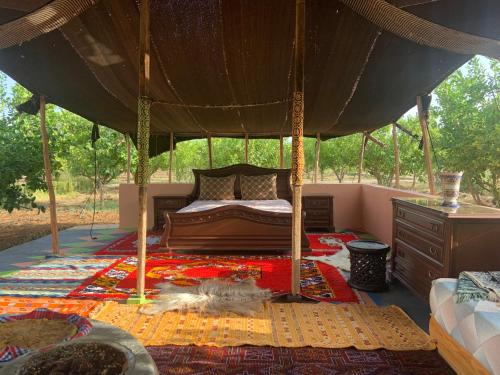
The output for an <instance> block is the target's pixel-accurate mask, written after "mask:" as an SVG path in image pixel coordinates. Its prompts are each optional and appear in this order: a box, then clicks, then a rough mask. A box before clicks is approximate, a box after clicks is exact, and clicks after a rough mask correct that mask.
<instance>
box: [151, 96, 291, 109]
mask: <svg viewBox="0 0 500 375" xmlns="http://www.w3.org/2000/svg"><path fill="white" fill-rule="evenodd" d="M291 101H292V98H289V99H278V100H274V101H270V102H263V103H247V104H186V103H173V102H167V101H163V100H157V99H152V104H162V105H168V106H171V107H184V108H203V109H211V108H218V109H238V108H252V107H264V106H268V105H276V104H285V103H289V102H291Z"/></svg>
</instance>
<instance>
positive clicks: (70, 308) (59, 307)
mask: <svg viewBox="0 0 500 375" xmlns="http://www.w3.org/2000/svg"><path fill="white" fill-rule="evenodd" d="M102 305H103V302H100V301H92V300H74V299H64V298H18V297H0V315H15V314H25V313H28V312H30V311H33V310H35V309H40V308H45V309H49V310H52V311H57V312H59V313H62V314H71V313H72V314H78V315H81V316H89V314H90V313H91V312H93V311H96V310H98V309H99V307H101V306H102Z"/></svg>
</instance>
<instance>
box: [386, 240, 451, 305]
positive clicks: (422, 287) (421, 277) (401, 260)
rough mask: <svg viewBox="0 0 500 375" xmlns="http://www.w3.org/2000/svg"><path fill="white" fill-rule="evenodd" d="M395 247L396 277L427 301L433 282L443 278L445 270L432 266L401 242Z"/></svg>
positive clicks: (397, 242)
mask: <svg viewBox="0 0 500 375" xmlns="http://www.w3.org/2000/svg"><path fill="white" fill-rule="evenodd" d="M394 247H395V249H394V251H395V255H394V257H395V258H394V269H393V274H394V276H396V277H397V278H398V279H400V280H401V281H402V282H403V283H405V284H407V285H408V286H410V287H411V288H413V289H414V290H415V292H417V293H418V294H419V295H420V296H421V297H422V298H424V299H426V300H427V299H428V298H429V292H430V290H431V286H432V280H434V279H438V278H440V277H443V268H442V267H439V266H436V265H434V264H432V263H431V262H430V261H428V260H426V259H425V258H423V257H422V256H420V255H418V254H417V253H416V252H415V251H413V250H412V249H411V248H410V247H409V246H407V245H405V244H404V243H402V242H400V241H396V243H395V244H394Z"/></svg>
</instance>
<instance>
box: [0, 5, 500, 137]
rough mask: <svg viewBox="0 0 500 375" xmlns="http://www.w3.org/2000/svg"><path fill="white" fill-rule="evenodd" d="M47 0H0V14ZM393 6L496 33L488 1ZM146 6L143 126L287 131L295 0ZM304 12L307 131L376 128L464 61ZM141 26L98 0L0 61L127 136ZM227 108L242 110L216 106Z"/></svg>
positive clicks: (497, 9)
mask: <svg viewBox="0 0 500 375" xmlns="http://www.w3.org/2000/svg"><path fill="white" fill-rule="evenodd" d="M48 2H49V1H47V0H31V1H22V2H18V1H13V0H0V23H6V22H8V21H11V20H13V19H16V18H18V17H20V16H22V15H24V14H27V13H29V12H31V11H33V10H34V9H37V8H39V7H40V6H43V5H44V4H46V3H48ZM391 3H393V4H394V5H396V6H399V7H403V8H404V9H405V10H406V11H408V12H411V13H414V14H415V15H417V16H419V17H422V18H425V19H428V20H430V21H433V22H436V23H439V24H441V25H443V26H447V27H450V28H453V29H456V30H460V31H464V32H468V33H471V34H475V35H481V36H485V37H489V38H494V39H500V23H498V22H497V20H498V19H499V18H500V2H499V1H497V0H477V1H474V2H471V1H469V0H435V1H429V0H427V1H426V0H418V1H417V0H392V1H391ZM151 7H152V13H151V32H152V56H151V74H152V77H151V81H152V85H151V96H152V97H153V99H154V100H158V101H161V102H163V103H162V104H154V105H153V107H152V116H151V131H152V133H155V134H166V133H168V132H170V131H173V132H175V133H176V139H177V140H180V139H188V138H196V137H200V136H205V135H206V134H207V133H212V134H214V135H238V136H241V135H242V134H243V133H245V132H246V133H249V134H250V135H251V136H263V135H266V136H277V135H279V134H287V133H289V129H290V127H291V125H290V120H291V119H290V116H289V113H290V102H289V99H290V97H291V86H292V85H291V82H292V74H293V64H292V61H293V60H292V57H293V32H294V30H293V28H294V11H295V5H294V2H293V1H289V0H259V1H255V0H246V1H245V0H242V1H235V0H219V1H216V0H196V1H183V0H167V1H166V0H152V1H151ZM306 17H307V18H306V61H305V124H304V127H305V128H304V130H305V134H306V135H315V134H316V133H317V132H320V133H321V134H322V136H323V137H325V138H326V137H331V136H338V135H345V134H351V133H354V132H358V131H362V130H371V129H375V128H377V127H380V126H384V125H385V124H387V123H389V122H391V121H393V120H396V119H398V118H399V117H400V116H401V115H402V114H404V113H405V112H406V111H407V110H408V109H409V108H411V107H412V106H413V105H414V104H415V96H416V95H419V94H425V93H428V92H430V91H431V90H432V89H433V88H434V87H435V86H436V85H437V84H439V83H440V82H441V81H442V80H443V79H444V78H446V76H447V75H448V74H449V73H451V72H452V71H453V70H454V69H456V68H458V67H459V66H460V65H461V64H463V63H464V62H465V61H467V60H468V59H469V58H470V56H465V55H458V54H455V53H451V52H447V51H444V50H438V49H433V48H429V47H425V46H421V45H417V44H415V43H413V42H410V41H407V40H403V39H401V38H399V37H397V36H395V35H393V34H390V33H388V32H385V31H380V30H379V29H377V27H376V26H374V25H373V24H372V23H370V22H369V21H367V20H366V19H364V18H362V17H360V16H359V15H357V14H356V13H354V12H353V11H352V10H351V9H350V8H348V7H346V6H345V5H343V4H342V3H341V2H340V1H337V0H307V1H306ZM138 30H139V12H138V6H137V3H136V1H133V0H101V1H99V2H98V3H97V5H95V6H93V7H92V8H90V9H88V10H87V11H85V12H84V13H82V14H81V15H80V16H78V17H76V18H74V19H73V20H71V21H70V22H69V23H67V24H66V25H64V26H63V27H62V28H60V29H59V30H55V31H52V32H50V33H48V34H45V35H42V36H40V37H38V38H36V39H34V40H32V41H29V42H26V43H23V44H22V45H19V46H14V47H9V48H5V49H3V50H0V69H1V70H3V71H4V72H6V73H7V74H9V75H10V76H11V77H12V78H14V79H15V80H16V81H18V82H20V83H21V84H22V85H24V86H25V87H27V88H28V89H29V90H31V91H33V92H36V93H42V94H45V95H47V96H48V98H49V101H50V102H52V103H55V104H58V105H59V106H61V107H63V108H66V109H68V110H70V111H73V112H75V113H77V114H80V115H81V116H83V117H85V118H87V119H89V120H92V121H98V122H99V123H101V124H103V125H106V126H109V127H111V128H114V129H117V130H119V131H121V132H130V133H135V131H136V127H137V116H136V113H137V92H138V84H137V82H138V78H137V77H138V75H137V70H138ZM165 103H168V104H165ZM231 105H253V106H246V107H239V108H227V107H225V108H220V107H219V108H217V106H231ZM193 106H195V107H193ZM207 106H216V108H207ZM164 143H165V144H167V142H164ZM153 147H154V144H153Z"/></svg>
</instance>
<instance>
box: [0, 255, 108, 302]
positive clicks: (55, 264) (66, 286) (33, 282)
mask: <svg viewBox="0 0 500 375" xmlns="http://www.w3.org/2000/svg"><path fill="white" fill-rule="evenodd" d="M114 262H116V259H109V258H95V257H64V258H54V259H51V260H48V261H46V262H43V263H39V264H36V265H33V266H30V267H28V268H26V269H24V270H20V271H16V272H14V273H11V274H9V275H8V276H6V277H3V278H0V296H12V297H66V296H67V295H68V293H70V292H71V291H72V290H74V289H75V288H76V287H78V286H79V285H81V284H82V282H83V281H85V280H86V279H88V278H89V277H91V276H94V275H95V273H96V272H98V271H100V270H102V269H104V268H106V267H108V266H109V265H110V264H112V263H114Z"/></svg>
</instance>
